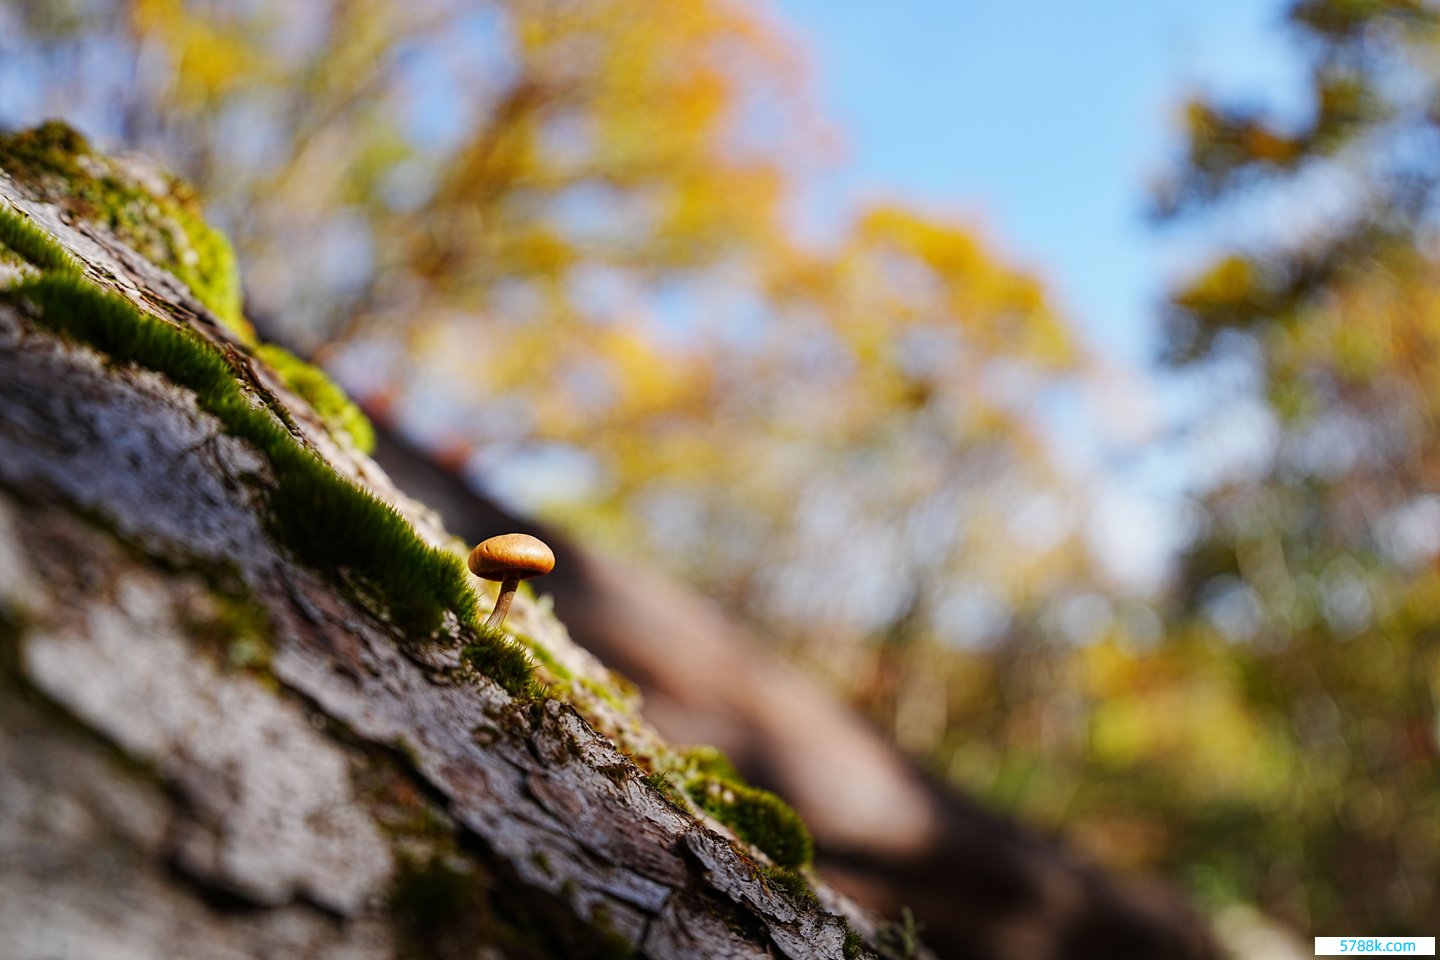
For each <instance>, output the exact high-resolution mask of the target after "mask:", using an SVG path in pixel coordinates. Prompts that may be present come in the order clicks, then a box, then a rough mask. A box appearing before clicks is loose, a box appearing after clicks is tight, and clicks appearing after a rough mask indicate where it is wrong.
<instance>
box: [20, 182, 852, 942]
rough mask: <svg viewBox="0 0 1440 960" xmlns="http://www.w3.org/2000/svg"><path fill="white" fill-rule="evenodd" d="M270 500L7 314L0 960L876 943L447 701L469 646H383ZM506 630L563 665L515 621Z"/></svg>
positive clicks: (132, 262) (54, 219)
mask: <svg viewBox="0 0 1440 960" xmlns="http://www.w3.org/2000/svg"><path fill="white" fill-rule="evenodd" d="M6 202H8V203H10V204H12V205H14V206H15V207H16V208H17V209H20V210H21V211H23V212H24V213H25V214H26V215H27V216H29V217H31V218H33V219H34V220H35V221H36V222H39V223H41V224H43V225H45V226H46V227H47V228H48V229H50V230H51V231H52V232H54V233H55V234H56V235H57V236H58V237H59V238H60V239H61V240H62V242H63V243H64V244H65V245H66V246H67V247H68V248H69V249H70V250H71V251H72V252H74V253H75V254H76V255H77V256H78V257H80V258H81V260H82V261H83V262H84V263H85V265H86V269H87V275H88V276H89V277H90V278H91V279H92V280H95V281H97V282H101V283H103V284H105V285H107V286H109V287H110V288H112V289H114V290H117V291H120V292H122V293H124V294H125V295H127V296H129V297H130V298H131V299H132V300H133V301H135V302H136V303H137V304H140V305H143V306H144V307H145V308H146V309H149V310H151V311H152V312H155V313H157V314H158V315H160V316H162V317H164V318H166V319H169V320H171V321H173V322H176V323H182V324H189V325H190V326H191V327H193V328H194V329H196V330H197V331H199V332H200V333H202V334H203V335H204V336H206V337H208V338H210V339H211V340H212V341H214V342H215V343H216V344H218V345H220V346H222V347H232V348H233V347H234V346H235V344H234V343H233V342H231V340H230V337H229V335H228V334H227V333H226V332H225V331H224V330H223V329H222V328H220V327H219V326H218V325H216V324H215V323H214V322H213V321H212V320H211V319H210V318H209V317H208V316H207V314H206V313H205V310H204V308H203V307H201V306H200V305H199V304H198V303H197V302H195V301H194V299H193V298H192V297H191V296H190V294H189V292H188V291H187V290H185V289H184V288H183V287H182V286H181V285H180V284H178V282H176V281H175V280H174V279H173V278H171V277H170V276H169V275H168V274H165V273H164V272H163V271H161V270H159V269H158V268H156V267H154V266H153V265H152V264H149V263H148V262H146V261H145V260H143V259H142V258H140V257H138V256H136V255H135V254H134V253H133V252H131V251H129V250H127V249H126V248H124V247H123V245H121V244H119V243H118V241H116V240H115V239H114V238H113V237H111V236H109V235H107V234H106V233H105V232H104V231H102V230H99V229H97V228H96V227H95V226H94V225H93V224H87V223H66V222H62V221H63V220H64V218H62V216H61V215H60V213H59V212H58V210H57V209H56V208H54V207H51V206H48V205H46V204H44V203H41V202H38V201H37V200H35V199H34V198H33V197H31V196H29V195H27V193H26V192H25V191H24V190H23V189H22V188H21V187H19V186H18V185H16V184H15V183H14V182H13V181H11V180H10V179H9V178H8V177H6V176H4V175H3V174H0V203H6ZM234 360H235V363H236V364H237V369H241V370H245V371H248V372H249V375H250V376H253V378H254V385H255V388H256V389H259V390H268V391H270V392H272V393H274V394H275V395H276V396H277V397H279V398H280V399H281V400H282V401H283V402H285V403H286V404H287V405H288V406H289V407H290V409H291V411H292V415H293V416H294V418H295V420H296V422H297V424H298V427H299V429H300V430H301V431H302V433H303V436H304V440H305V441H306V442H307V443H308V444H310V445H311V446H312V447H313V448H314V449H315V450H317V451H319V452H320V453H322V454H323V455H324V456H325V457H326V458H327V459H328V460H329V461H330V462H331V463H332V464H333V465H334V466H335V467H336V469H337V470H339V471H341V472H342V473H345V474H347V475H349V476H351V477H353V478H355V479H357V481H359V482H362V483H365V484H366V485H367V486H369V488H370V489H372V490H373V491H375V492H376V493H377V495H379V496H381V497H382V498H384V499H387V500H389V501H390V502H392V503H394V504H396V506H397V507H398V508H399V509H400V510H401V511H402V512H404V513H406V514H407V515H408V516H409V517H411V519H413V520H414V522H415V524H416V527H417V529H419V530H420V531H421V532H422V533H423V534H425V535H426V536H427V537H428V538H429V539H431V540H432V541H433V542H437V543H439V542H443V541H444V537H445V535H444V533H443V530H441V529H440V528H439V526H438V524H437V523H436V521H435V518H434V516H433V515H432V514H430V513H429V512H428V511H425V510H424V509H423V508H421V507H419V506H418V505H417V504H414V503H413V502H411V501H409V500H407V499H406V498H404V497H403V496H401V495H400V494H399V493H398V492H397V491H395V490H394V489H393V488H392V487H391V486H390V484H389V483H388V481H387V479H386V478H385V476H384V474H383V473H381V472H380V471H379V470H378V468H376V467H375V466H374V464H373V463H371V462H369V461H368V460H367V459H365V458H363V457H362V456H360V455H358V454H356V453H354V452H353V451H351V450H347V449H343V448H342V446H340V445H337V444H336V443H335V442H333V441H332V440H331V439H330V438H329V437H328V435H327V434H325V433H324V431H323V430H322V429H320V427H319V421H318V419H317V418H316V417H315V416H314V415H313V414H311V413H310V412H309V411H307V410H306V408H305V407H304V404H303V403H302V402H301V401H299V400H298V399H297V398H294V397H293V396H290V395H289V394H287V393H286V392H285V391H284V389H283V387H282V386H281V385H280V384H279V383H278V381H276V380H274V378H273V377H272V376H271V375H270V374H269V373H268V372H267V371H266V370H265V369H264V368H262V367H260V366H258V365H254V366H252V365H251V364H250V362H249V361H248V360H247V359H246V358H245V357H243V356H238V355H236V356H234ZM271 482H272V478H270V477H269V475H268V465H267V463H266V461H265V460H264V459H263V458H262V457H260V456H258V455H257V454H256V452H255V451H254V450H252V449H251V448H250V447H248V446H247V445H246V444H244V443H242V442H241V441H238V440H236V439H234V438H231V437H229V436H227V435H225V434H224V433H223V432H221V430H220V425H219V423H218V421H216V420H215V419H214V418H213V417H211V416H209V415H208V414H206V413H204V412H202V411H201V410H200V409H199V408H198V407H197V405H196V403H195V400H194V398H193V397H192V396H191V395H189V394H188V393H187V392H186V391H184V390H182V389H180V388H178V387H176V386H174V385H173V384H171V383H169V382H167V381H166V380H165V379H163V378H162V377H160V376H158V375H156V374H153V373H149V372H145V371H142V370H136V369H132V368H127V367H122V366H116V365H112V364H110V363H109V362H108V361H107V360H106V358H104V357H102V356H100V355H99V354H97V353H95V352H94V351H92V350H90V349H88V348H86V347H83V346H79V345H76V344H72V343H68V342H66V341H64V340H62V339H60V338H58V337H56V336H54V335H52V334H50V333H47V332H45V331H43V330H41V329H39V328H38V327H37V326H36V324H35V323H34V322H33V318H31V317H29V316H28V315H27V313H26V311H25V310H24V309H23V308H20V307H17V306H14V305H5V304H0V763H3V776H0V931H3V932H4V933H3V937H4V941H3V942H4V947H3V952H4V955H5V956H6V957H7V958H14V960H31V958H33V960H51V958H54V957H72V956H73V957H87V958H108V957H116V958H129V957H136V958H140V957H182V956H204V957H220V958H228V957H312V956H313V957H325V958H330V957H335V958H340V957H346V958H349V957H355V958H360V957H390V956H424V957H532V956H536V957H538V956H563V957H585V956H612V955H631V954H632V953H633V954H636V955H640V956H646V957H655V958H666V957H676V958H679V957H703V956H713V957H791V958H810V957H841V956H842V955H843V954H844V953H845V952H846V945H845V938H846V934H847V930H848V929H849V928H848V927H847V923H848V924H849V925H850V926H853V927H854V928H856V929H859V930H861V931H863V932H865V933H866V934H867V936H869V937H871V939H873V932H874V931H873V927H872V925H871V921H869V920H868V919H867V918H865V917H864V916H861V915H860V914H859V913H858V911H856V910H855V909H854V908H852V907H851V906H850V905H848V904H847V903H845V902H843V901H842V899H841V898H839V897H838V895H836V894H833V893H832V892H830V891H828V890H827V889H826V888H824V887H823V885H821V886H819V887H818V888H817V893H818V895H819V901H818V902H814V901H810V900H808V899H806V898H804V897H796V896H793V895H791V894H789V893H786V892H785V891H783V890H781V889H779V888H778V887H776V886H775V885H773V884H772V883H770V882H769V881H768V880H767V878H766V876H765V874H764V873H763V872H762V871H761V870H760V869H759V865H758V864H757V862H756V860H755V859H754V858H753V857H752V855H751V853H750V852H747V851H746V850H744V849H742V848H741V847H740V846H739V845H737V844H736V843H735V842H734V841H733V839H732V838H729V837H727V836H725V835H723V834H722V833H721V832H717V830H716V825H715V824H713V823H709V822H707V821H704V820H701V819H697V818H696V817H695V816H693V815H691V814H690V813H687V812H684V811H682V810H680V809H678V808H676V807H675V806H674V805H673V804H671V803H670V802H669V801H668V800H667V799H666V798H665V797H664V796H662V795H661V794H660V793H659V792H657V791H656V790H655V789H653V788H652V787H651V786H650V785H649V784H648V783H647V782H646V781H645V780H644V778H643V776H642V774H641V771H640V770H639V769H638V768H637V767H636V766H635V764H633V763H632V762H631V761H630V760H629V759H627V757H626V756H625V755H624V754H622V753H621V752H619V751H618V750H617V749H616V746H615V744H614V743H613V742H612V741H611V740H610V739H607V738H606V737H605V736H602V735H600V734H598V733H597V732H596V731H595V730H594V729H593V728H592V727H591V726H590V724H589V723H587V722H586V720H585V719H583V718H582V717H581V716H580V715H579V714H578V713H577V712H576V711H575V710H574V709H573V708H572V707H571V706H569V705H568V704H565V703H562V702H560V701H557V700H546V701H542V702H536V703H530V704H525V703H520V702H518V701H516V700H514V699H512V698H511V697H510V696H509V695H508V694H506V693H505V692H504V691H503V690H501V689H500V688H499V687H497V686H496V685H494V684H493V683H490V682H488V681H486V680H485V679H483V678H477V677H474V676H472V675H470V674H468V673H467V672H466V671H464V670H462V669H460V665H459V662H458V659H457V657H456V653H455V651H456V648H457V646H458V643H459V641H460V639H461V636H460V634H461V632H462V630H463V628H461V627H459V626H458V625H456V624H454V623H453V622H452V623H451V624H450V626H449V628H448V629H449V636H448V637H446V636H441V637H440V638H439V639H438V640H435V641H433V642H427V641H424V640H423V639H422V638H416V637H407V636H404V635H403V634H402V632H401V631H399V630H398V629H397V628H396V627H395V626H393V625H392V624H390V623H389V622H387V621H386V620H385V619H384V618H383V617H382V616H381V615H379V614H377V613H376V612H375V610H373V609H371V608H370V606H369V605H368V604H367V603H366V602H364V601H363V596H362V591H358V590H356V589H354V588H353V585H349V584H346V583H339V584H337V583H334V582H331V581H330V580H329V579H326V578H324V577H322V576H320V575H318V574H317V573H315V572H314V571H312V570H310V569H308V568H307V567H305V566H303V565H302V564H300V563H298V562H296V561H295V560H294V559H293V558H292V557H291V556H289V555H288V554H287V552H286V550H285V549H284V547H283V545H282V544H279V543H277V542H275V541H274V540H273V539H272V537H271V535H270V533H269V531H268V529H267V526H266V524H265V522H264V519H263V493H264V490H265V489H266V487H267V485H268V484H270V483H271ZM512 616H518V617H519V618H520V619H521V621H522V622H525V623H527V625H528V629H530V630H531V631H534V632H537V633H538V632H542V631H545V630H550V631H552V632H558V633H559V634H563V627H560V626H559V625H558V624H555V623H553V621H551V620H549V619H547V618H546V615H545V612H544V610H543V609H542V608H537V607H536V605H535V604H533V603H530V604H528V605H526V604H522V603H521V602H520V601H517V608H516V612H515V614H513V615H512ZM527 618H528V619H527ZM561 640H563V636H562V637H559V638H557V643H558V642H560V641H561ZM567 655H568V656H572V657H579V656H581V654H578V653H573V652H572V653H570V654H567ZM637 729H638V728H637ZM641 733H643V731H641ZM641 733H636V736H637V737H638V736H641ZM841 914H845V915H847V916H848V920H847V919H844V918H842V916H841ZM851 947H852V950H853V944H852V945H851Z"/></svg>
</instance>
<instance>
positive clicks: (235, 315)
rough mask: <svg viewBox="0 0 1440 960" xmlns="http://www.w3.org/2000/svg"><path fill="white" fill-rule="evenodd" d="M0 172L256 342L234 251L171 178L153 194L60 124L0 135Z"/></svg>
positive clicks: (186, 191)
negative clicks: (105, 232) (178, 285)
mask: <svg viewBox="0 0 1440 960" xmlns="http://www.w3.org/2000/svg"><path fill="white" fill-rule="evenodd" d="M0 168H3V169H4V170H5V171H6V172H7V173H9V174H10V175H11V176H13V177H14V178H15V179H16V180H18V181H20V182H22V183H24V184H26V185H27V186H29V187H30V188H31V189H33V190H35V191H37V192H38V193H40V194H41V195H42V196H44V197H45V198H46V199H48V200H50V201H51V202H53V203H56V204H59V205H60V206H61V207H62V208H64V209H66V210H68V211H70V212H71V213H73V214H74V215H75V216H77V217H79V218H81V219H84V220H89V221H92V222H94V223H96V224H98V225H100V226H103V227H105V228H107V229H109V230H110V231H111V232H113V233H114V234H115V236H116V237H118V238H119V239H120V240H121V241H122V242H123V243H125V244H126V245H128V246H130V247H132V248H133V249H134V250H135V251H136V252H137V253H139V254H140V255H141V256H143V257H145V258H146V259H148V260H150V261H151V262H152V263H155V264H156V265H158V266H160V267H162V268H163V269H165V270H168V271H169V272H170V273H171V274H173V275H174V276H175V277H176V278H177V279H179V280H180V281H181V282H183V283H184V284H185V285H186V286H188V287H189V288H190V290H191V291H192V292H193V293H194V294H195V296H196V298H198V299H199V300H200V302H201V303H203V304H205V306H206V307H207V308H209V310H210V311H211V312H212V313H214V314H215V316H216V317H217V318H218V319H219V320H220V321H221V322H222V323H224V324H225V325H226V326H228V327H229V328H230V329H231V330H232V331H234V332H235V333H236V334H237V335H238V336H240V337H241V338H242V339H244V340H245V341H247V342H253V340H254V336H255V333H254V330H253V329H251V327H250V325H249V324H248V323H246V321H245V317H244V315H243V313H242V311H241V294H240V274H239V270H238V269H237V267H236V264H235V252H234V250H232V249H231V247H230V243H229V241H228V240H226V239H225V236H224V235H223V234H221V233H220V232H219V231H217V230H215V229H213V228H212V227H210V226H209V225H208V224H207V223H206V222H205V220H204V217H203V216H202V215H201V211H200V204H199V202H198V200H197V199H196V197H195V193H194V191H193V190H191V189H190V188H189V187H187V186H185V185H184V184H182V183H181V182H180V181H178V180H175V179H174V178H170V179H168V180H167V181H166V187H167V190H166V191H165V192H161V193H154V192H151V191H150V190H148V189H147V188H146V187H145V186H144V185H142V184H141V183H139V182H137V181H136V180H135V179H133V178H132V177H131V176H129V175H127V174H126V173H125V171H123V170H122V169H121V168H120V167H119V166H118V165H116V164H115V163H113V162H112V161H110V160H108V159H107V158H105V157H103V156H100V155H97V154H95V153H94V152H93V151H92V150H91V148H90V144H89V142H88V141H86V139H85V138H84V137H83V136H81V135H80V134H79V133H78V132H76V131H75V130H74V129H72V128H71V127H69V126H67V125H66V124H64V123H61V122H60V121H58V120H51V121H47V122H46V123H43V124H41V125H40V126H38V127H35V128H33V129H30V130H22V131H19V132H17V133H12V134H5V135H0Z"/></svg>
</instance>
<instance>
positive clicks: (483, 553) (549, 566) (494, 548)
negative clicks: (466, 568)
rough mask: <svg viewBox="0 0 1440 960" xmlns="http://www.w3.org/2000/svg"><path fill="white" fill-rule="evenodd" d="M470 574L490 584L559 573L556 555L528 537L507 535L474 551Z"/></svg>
mask: <svg viewBox="0 0 1440 960" xmlns="http://www.w3.org/2000/svg"><path fill="white" fill-rule="evenodd" d="M469 564H470V572H471V573H473V574H475V576H477V577H483V578H485V579H486V580H528V579H530V578H531V577H538V576H542V575H544V574H547V573H549V572H550V571H551V570H554V569H555V554H554V553H552V552H551V551H550V548H549V547H547V546H545V543H544V541H542V540H537V539H535V538H534V537H532V536H530V535H529V534H528V533H503V534H501V535H500V536H498V537H491V538H490V539H489V540H482V541H480V543H479V545H478V546H476V547H475V549H474V550H471V551H470V560H469Z"/></svg>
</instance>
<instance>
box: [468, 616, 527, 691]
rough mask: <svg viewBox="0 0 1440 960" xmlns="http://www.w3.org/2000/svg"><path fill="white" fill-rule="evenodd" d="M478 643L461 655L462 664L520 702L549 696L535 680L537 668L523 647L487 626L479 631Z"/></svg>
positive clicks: (477, 634) (477, 629) (471, 645)
mask: <svg viewBox="0 0 1440 960" xmlns="http://www.w3.org/2000/svg"><path fill="white" fill-rule="evenodd" d="M475 634H476V640H475V642H474V643H471V644H467V645H466V646H465V648H464V649H462V650H461V651H460V662H461V663H463V664H465V666H467V667H469V668H470V669H471V670H474V671H475V672H476V673H479V674H481V675H483V676H485V677H488V678H490V679H491V680H493V681H495V682H496V683H498V684H499V685H500V686H501V687H503V688H504V689H505V690H506V692H508V693H509V694H510V695H511V696H512V697H515V698H516V699H517V700H538V699H540V698H541V697H543V696H544V695H545V692H544V690H543V689H542V688H541V687H540V684H539V683H537V682H536V680H535V668H534V667H533V666H532V665H531V663H530V659H529V657H527V656H526V655H525V651H524V650H523V649H522V648H521V647H520V645H519V644H517V643H515V642H514V641H513V640H511V639H510V638H509V637H508V636H507V635H506V634H505V632H504V631H502V630H495V629H491V628H488V627H485V626H483V625H482V626H479V627H477V628H476V629H475Z"/></svg>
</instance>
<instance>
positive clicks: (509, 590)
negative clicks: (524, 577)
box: [485, 577, 520, 630]
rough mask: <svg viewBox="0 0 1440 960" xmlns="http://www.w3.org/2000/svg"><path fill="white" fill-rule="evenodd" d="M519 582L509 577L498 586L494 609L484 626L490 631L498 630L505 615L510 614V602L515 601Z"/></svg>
mask: <svg viewBox="0 0 1440 960" xmlns="http://www.w3.org/2000/svg"><path fill="white" fill-rule="evenodd" d="M519 585H520V581H519V580H517V579H515V578H514V577H511V578H509V579H507V580H504V581H503V582H501V584H500V595H499V596H498V597H496V598H495V609H494V610H492V611H490V619H489V620H486V621H485V626H486V627H487V628H489V629H492V630H498V629H499V628H500V624H502V623H504V622H505V614H507V613H509V612H510V601H511V600H514V599H515V588H516V587H518V586H519Z"/></svg>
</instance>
